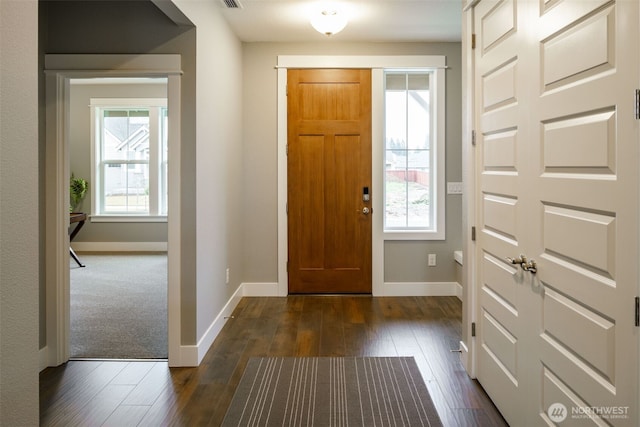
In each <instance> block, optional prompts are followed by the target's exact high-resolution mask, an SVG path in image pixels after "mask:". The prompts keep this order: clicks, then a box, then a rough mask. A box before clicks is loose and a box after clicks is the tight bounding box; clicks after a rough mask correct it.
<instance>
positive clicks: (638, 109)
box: [635, 89, 640, 120]
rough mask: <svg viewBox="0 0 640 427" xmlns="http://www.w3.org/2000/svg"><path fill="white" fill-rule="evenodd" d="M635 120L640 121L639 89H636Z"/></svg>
mask: <svg viewBox="0 0 640 427" xmlns="http://www.w3.org/2000/svg"><path fill="white" fill-rule="evenodd" d="M635 110H636V120H640V89H636V108H635Z"/></svg>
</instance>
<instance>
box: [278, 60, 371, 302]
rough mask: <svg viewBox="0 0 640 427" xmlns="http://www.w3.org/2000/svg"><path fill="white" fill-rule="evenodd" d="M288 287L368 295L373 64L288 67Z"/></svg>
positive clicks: (307, 290) (299, 289) (297, 290)
mask: <svg viewBox="0 0 640 427" xmlns="http://www.w3.org/2000/svg"><path fill="white" fill-rule="evenodd" d="M288 127H289V129H288V132H289V136H288V227H289V230H288V233H289V292H291V293H370V292H371V219H370V215H366V214H363V212H362V209H363V208H364V207H369V208H370V206H371V201H368V202H364V201H363V198H362V193H363V188H364V187H369V188H371V72H370V70H289V72H288Z"/></svg>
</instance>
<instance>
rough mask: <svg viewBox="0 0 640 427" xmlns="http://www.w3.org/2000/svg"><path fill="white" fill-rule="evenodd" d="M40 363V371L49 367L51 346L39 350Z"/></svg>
mask: <svg viewBox="0 0 640 427" xmlns="http://www.w3.org/2000/svg"><path fill="white" fill-rule="evenodd" d="M38 364H39V366H38V367H39V368H40V372H42V371H43V370H44V369H45V368H47V367H49V347H47V346H44V347H42V348H41V349H40V350H39V351H38Z"/></svg>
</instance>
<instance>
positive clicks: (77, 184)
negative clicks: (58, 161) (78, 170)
mask: <svg viewBox="0 0 640 427" xmlns="http://www.w3.org/2000/svg"><path fill="white" fill-rule="evenodd" d="M88 189H89V183H88V182H87V181H86V180H85V179H83V178H76V177H75V175H74V174H73V173H72V174H71V179H70V181H69V191H70V196H71V198H70V200H71V206H69V211H70V212H74V211H76V210H77V209H78V207H79V206H80V203H82V201H83V200H84V197H85V196H86V194H87V190H88Z"/></svg>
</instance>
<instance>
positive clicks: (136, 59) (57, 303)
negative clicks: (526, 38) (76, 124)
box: [44, 54, 190, 366]
mask: <svg viewBox="0 0 640 427" xmlns="http://www.w3.org/2000/svg"><path fill="white" fill-rule="evenodd" d="M44 68H45V73H46V77H45V79H46V80H45V81H46V83H45V87H46V150H45V152H46V153H45V165H46V184H45V201H46V203H45V204H46V208H45V221H46V226H45V229H46V231H45V237H46V246H45V260H46V261H45V263H46V266H45V289H46V295H47V298H46V305H45V311H46V323H47V331H46V337H47V339H46V341H47V343H46V347H45V348H46V349H47V353H48V354H47V355H46V359H47V364H48V366H58V365H60V364H62V363H65V362H66V361H67V360H68V359H69V329H70V322H69V309H70V304H69V299H70V295H69V280H70V274H69V235H68V233H67V229H68V227H69V215H68V213H67V212H68V210H69V209H68V206H69V181H68V177H69V173H70V170H69V168H70V166H69V163H70V162H69V136H68V126H69V91H70V80H71V79H72V78H93V77H166V78H167V101H168V107H169V109H170V111H171V112H172V114H170V115H169V139H170V141H171V144H170V145H169V156H170V157H171V163H170V166H169V172H168V175H169V176H168V182H169V184H168V185H169V192H170V194H171V197H170V198H169V201H168V202H169V203H168V211H169V213H168V219H167V222H168V242H167V247H168V269H167V279H168V280H167V282H168V288H167V292H168V294H167V296H168V307H167V308H168V347H169V348H168V353H169V365H170V366H190V361H189V360H186V359H189V358H188V357H185V355H184V354H183V353H184V352H183V351H182V347H181V345H180V342H181V325H180V277H181V271H180V258H181V235H180V222H181V219H180V206H181V203H180V153H181V147H180V146H181V139H180V137H181V128H180V122H181V120H180V117H181V86H180V85H181V74H182V71H181V56H180V55H175V54H169V55H163V54H149V55H92V54H49V55H45V67H44Z"/></svg>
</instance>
